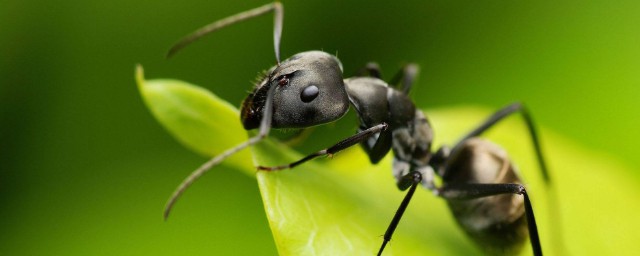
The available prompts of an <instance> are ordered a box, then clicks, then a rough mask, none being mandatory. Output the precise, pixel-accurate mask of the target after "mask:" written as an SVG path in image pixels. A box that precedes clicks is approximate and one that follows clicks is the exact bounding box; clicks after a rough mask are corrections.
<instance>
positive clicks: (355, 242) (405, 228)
mask: <svg viewBox="0 0 640 256" xmlns="http://www.w3.org/2000/svg"><path fill="white" fill-rule="evenodd" d="M141 81H142V78H141V75H140V74H139V84H145V86H148V87H149V88H144V89H141V91H142V92H143V95H144V97H145V101H147V104H148V105H149V106H150V108H151V109H152V112H153V113H154V115H155V116H156V118H158V119H159V120H161V121H160V122H161V123H162V124H164V125H165V126H166V127H167V128H168V130H170V131H171V132H172V133H173V134H174V136H176V137H177V138H178V139H179V140H181V141H187V142H184V143H185V144H186V145H189V147H190V148H192V149H196V151H197V152H200V153H207V152H209V153H208V154H211V153H215V152H219V151H221V150H223V149H225V148H227V147H231V146H233V145H235V144H237V143H238V142H241V141H243V140H244V139H246V133H245V132H244V131H243V130H242V128H241V126H240V125H239V120H237V119H238V114H237V110H232V107H229V105H228V104H227V103H226V102H224V101H222V100H220V99H219V98H217V97H215V96H212V95H210V96H206V97H205V96H202V95H209V93H206V92H203V91H202V90H201V89H197V88H193V87H192V86H190V85H186V83H183V82H179V81H173V80H152V81H147V82H146V83H145V82H141ZM141 87H142V86H141ZM156 87H168V88H156ZM176 88H179V89H176ZM185 88H189V89H185ZM174 93H176V94H178V95H173V94H174ZM194 95H198V96H194ZM201 98H206V99H201ZM195 99H199V100H202V101H213V102H210V103H202V102H201V103H199V104H195V103H193V102H185V101H195ZM165 105H166V106H165ZM220 106H224V107H220ZM182 108H185V109H182ZM489 114H491V112H490V111H488V110H485V109H482V108H478V107H457V108H450V109H440V110H430V111H426V115H427V116H428V117H429V119H430V121H431V123H432V124H433V126H434V129H435V135H436V142H435V143H436V146H438V145H440V144H441V143H447V144H452V143H454V142H455V141H456V139H458V138H459V137H460V136H462V135H463V134H464V133H465V132H466V131H468V130H470V129H471V128H472V127H474V125H477V124H478V123H479V122H481V121H482V120H483V119H484V118H486V117H487V116H488V115H489ZM534 114H535V111H534ZM163 115H169V117H166V116H163ZM194 116H195V117H199V118H193V117H194ZM205 116H206V118H202V117H205ZM191 119H195V120H200V119H204V120H209V121H193V120H191ZM167 120H168V121H167ZM176 120H179V121H176ZM183 120H189V121H183ZM217 120H225V122H223V123H224V125H215V122H217ZM194 124H195V125H196V126H199V127H195V128H188V127H186V126H190V125H194ZM171 127H174V128H171ZM229 130H232V131H229ZM191 133H202V134H191ZM200 136H204V137H206V138H208V139H207V140H206V141H205V140H204V139H202V141H199V140H195V142H192V141H191V140H192V139H193V138H199V137H200ZM313 136H322V134H314V135H313ZM486 137H487V138H489V139H491V140H492V141H494V142H497V143H498V144H500V145H502V146H503V147H504V148H505V149H506V150H507V152H509V153H510V155H511V156H512V158H513V160H514V162H515V163H516V165H517V166H518V167H519V169H520V172H521V174H522V176H523V177H524V179H525V181H526V185H527V188H528V190H529V192H530V193H531V194H532V201H533V204H534V210H535V213H536V217H537V218H538V226H539V231H540V236H541V239H542V246H543V250H544V251H545V253H547V254H548V255H567V254H570V255H612V254H618V253H620V252H637V251H640V247H639V245H638V243H637V242H636V239H637V238H636V233H637V230H640V221H638V218H637V217H636V216H637V212H638V210H640V209H639V206H638V195H639V194H640V193H639V188H638V184H637V183H636V182H635V180H633V179H629V177H627V176H630V175H631V173H632V172H631V171H630V170H628V169H627V167H625V166H624V165H623V164H621V163H619V162H617V161H616V160H615V159H614V158H613V157H611V156H607V155H605V154H603V153H600V152H595V151H591V150H588V149H585V148H584V147H582V146H580V145H578V144H576V143H574V142H572V141H570V140H567V139H565V138H563V137H562V136H560V135H558V134H555V133H553V132H552V131H548V130H546V129H541V138H542V143H543V150H544V152H545V155H546V156H547V159H548V162H549V165H550V166H549V167H550V171H551V177H552V180H553V183H552V186H551V187H548V186H546V185H545V184H543V182H542V181H541V178H540V177H541V176H540V173H539V168H538V167H537V165H536V162H535V158H534V157H533V150H532V146H531V142H530V140H529V139H528V134H527V132H526V128H525V126H524V124H523V123H522V121H521V119H520V118H519V117H512V118H509V119H508V120H506V121H505V122H503V123H500V124H499V125H498V126H496V127H495V128H494V129H492V130H490V132H488V134H487V136H486ZM220 141H225V143H224V146H222V143H219V142H220ZM331 143H332V142H327V144H326V145H318V147H319V148H318V149H320V148H322V147H326V146H330V145H331ZM192 144H196V145H198V146H193V145H192ZM253 153H254V157H255V161H256V162H257V163H260V164H261V165H279V164H283V163H288V162H290V161H292V160H297V159H299V158H300V157H301V156H302V155H301V154H299V153H297V152H295V151H293V150H291V149H290V148H288V147H287V146H284V145H283V144H281V143H278V142H275V141H273V140H265V141H264V142H262V143H260V144H258V145H257V146H255V147H254V148H253ZM242 157H244V161H242V160H237V159H238V158H234V159H236V160H234V159H229V160H228V161H227V162H232V163H239V164H237V166H238V167H241V168H240V169H242V170H244V171H246V172H254V171H255V168H254V167H253V166H251V165H248V164H246V163H247V162H248V161H247V159H248V158H249V156H247V155H244V154H243V155H242ZM257 180H258V185H259V187H260V191H261V193H262V198H263V201H264V206H265V211H266V214H267V217H268V220H269V224H270V226H271V230H272V232H273V236H274V240H275V242H276V246H277V248H278V251H279V253H280V254H281V255H372V254H374V253H375V252H377V250H378V248H379V246H380V244H381V242H382V238H381V236H382V234H384V232H385V230H386V228H387V225H388V224H389V221H390V220H391V218H392V216H393V214H394V213H395V211H396V209H397V207H398V205H399V203H400V201H401V200H402V198H403V196H404V193H403V192H400V191H398V190H397V188H396V186H395V183H394V181H393V178H392V176H391V163H390V157H389V156H387V158H385V159H384V160H383V161H382V162H381V163H380V164H378V165H372V164H370V163H369V162H368V160H367V158H366V156H365V155H364V153H363V152H362V150H361V149H360V148H358V147H354V148H351V149H348V150H345V151H344V152H341V153H339V154H337V155H336V156H334V157H333V158H332V159H318V160H313V161H311V162H309V163H306V164H304V165H302V166H299V167H296V168H295V169H293V170H285V171H281V172H258V173H257ZM477 254H480V251H479V249H477V248H476V246H475V245H474V244H472V242H471V241H470V240H468V238H467V237H466V236H465V235H464V233H463V231H461V230H460V229H459V228H458V226H457V224H456V223H455V220H453V219H452V217H451V215H450V214H449V211H448V209H447V205H446V202H445V201H444V200H442V199H439V198H437V197H435V196H433V195H432V194H431V193H430V192H429V191H427V190H424V189H420V190H418V191H417V192H416V195H415V196H414V199H413V201H412V202H411V205H410V206H409V208H408V209H407V211H406V214H405V216H404V218H403V219H402V221H401V223H400V225H399V226H398V229H397V230H396V233H395V235H394V237H393V240H392V241H391V243H390V244H389V246H388V247H387V249H386V250H385V255H477ZM522 255H531V250H530V247H529V245H527V246H526V247H525V248H524V250H523V252H522Z"/></svg>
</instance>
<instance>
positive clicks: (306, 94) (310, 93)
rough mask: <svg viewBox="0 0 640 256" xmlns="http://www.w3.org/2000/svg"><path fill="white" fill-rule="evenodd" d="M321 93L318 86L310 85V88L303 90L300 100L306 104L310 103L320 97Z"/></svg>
mask: <svg viewBox="0 0 640 256" xmlns="http://www.w3.org/2000/svg"><path fill="white" fill-rule="evenodd" d="M319 93H320V89H318V86H315V85H309V86H307V87H305V88H304V89H302V92H301V93H300V99H301V100H302V102H304V103H309V102H311V101H312V100H313V99H315V98H316V97H318V94H319Z"/></svg>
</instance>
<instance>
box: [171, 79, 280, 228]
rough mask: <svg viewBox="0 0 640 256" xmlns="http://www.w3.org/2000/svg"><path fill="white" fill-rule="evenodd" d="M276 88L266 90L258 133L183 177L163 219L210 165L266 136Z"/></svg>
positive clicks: (269, 125) (214, 164)
mask: <svg viewBox="0 0 640 256" xmlns="http://www.w3.org/2000/svg"><path fill="white" fill-rule="evenodd" d="M276 88H277V86H271V88H269V91H267V99H266V102H265V106H264V110H263V111H264V112H263V113H264V114H263V117H262V120H261V121H260V128H259V132H258V135H256V136H254V137H251V138H250V139H249V140H247V141H245V142H243V143H241V144H239V145H237V146H235V147H233V148H230V149H227V150H226V151H224V152H222V154H220V155H217V156H216V157H214V158H211V159H210V160H209V161H207V162H206V163H204V164H203V165H201V166H200V167H199V168H198V169H196V170H195V171H193V172H192V173H191V174H189V176H187V178H186V179H184V181H182V183H180V185H179V186H178V188H176V190H175V191H174V192H173V194H172V195H171V197H170V198H169V201H167V205H166V206H165V208H164V219H165V220H166V219H167V218H168V217H169V213H170V212H171V209H172V208H173V205H174V204H175V203H176V201H177V200H178V198H180V196H181V195H182V194H183V193H184V191H185V190H186V189H187V188H189V186H191V184H192V183H193V182H194V181H196V180H197V179H198V178H200V176H202V175H203V174H205V173H206V172H207V171H209V170H211V168H212V167H214V166H216V165H218V164H219V163H220V162H222V161H223V160H224V159H226V158H227V157H229V156H231V155H233V154H235V153H236V152H238V151H240V150H242V149H244V148H246V147H248V146H251V145H253V144H256V143H258V142H260V141H261V140H262V139H264V138H265V137H267V135H268V134H269V129H270V128H271V119H272V116H273V97H274V94H275V91H276Z"/></svg>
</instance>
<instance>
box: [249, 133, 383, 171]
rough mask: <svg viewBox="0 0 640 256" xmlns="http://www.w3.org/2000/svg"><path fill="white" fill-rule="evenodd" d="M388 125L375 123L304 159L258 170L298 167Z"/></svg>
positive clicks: (345, 146)
mask: <svg viewBox="0 0 640 256" xmlns="http://www.w3.org/2000/svg"><path fill="white" fill-rule="evenodd" d="M387 127H388V125H387V124H386V123H381V124H378V125H375V126H373V127H371V128H369V129H366V130H363V131H361V132H359V133H357V134H355V135H353V136H351V137H349V138H346V139H344V140H341V141H339V142H338V143H336V144H335V145H333V146H331V147H329V148H326V149H323V150H320V151H318V152H315V153H313V154H310V155H307V156H305V157H303V158H302V159H300V160H298V161H295V162H292V163H289V164H286V165H280V166H272V167H269V166H258V170H262V171H279V170H283V169H289V168H293V167H296V166H298V165H300V164H302V163H305V162H307V161H309V160H311V159H314V158H316V157H319V156H325V155H333V154H335V153H337V152H339V151H342V150H344V149H346V148H349V147H351V146H353V145H355V144H358V143H360V142H362V141H364V140H366V139H367V138H369V137H371V136H373V135H374V134H377V133H380V132H383V131H385V130H386V129H387Z"/></svg>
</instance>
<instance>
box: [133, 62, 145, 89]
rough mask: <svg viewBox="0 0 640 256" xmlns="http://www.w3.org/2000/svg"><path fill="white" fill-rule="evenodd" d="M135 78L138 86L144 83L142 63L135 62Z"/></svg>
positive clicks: (140, 86)
mask: <svg viewBox="0 0 640 256" xmlns="http://www.w3.org/2000/svg"><path fill="white" fill-rule="evenodd" d="M135 78H136V83H137V84H138V88H142V85H144V68H142V65H141V64H139V63H138V64H136V73H135Z"/></svg>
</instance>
